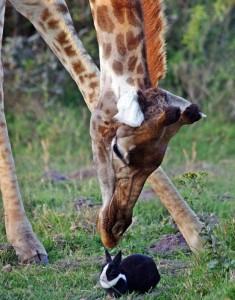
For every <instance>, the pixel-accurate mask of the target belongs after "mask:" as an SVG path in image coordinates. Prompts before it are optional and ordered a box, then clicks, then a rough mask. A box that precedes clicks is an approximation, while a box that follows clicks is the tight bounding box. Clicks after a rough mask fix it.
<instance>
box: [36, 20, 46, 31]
mask: <svg viewBox="0 0 235 300" xmlns="http://www.w3.org/2000/svg"><path fill="white" fill-rule="evenodd" d="M38 25H39V26H40V27H41V29H42V31H44V32H46V27H45V25H44V23H43V22H42V21H39V22H38Z"/></svg>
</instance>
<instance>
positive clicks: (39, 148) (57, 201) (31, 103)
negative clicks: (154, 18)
mask: <svg viewBox="0 0 235 300" xmlns="http://www.w3.org/2000/svg"><path fill="white" fill-rule="evenodd" d="M77 2H79V3H78V5H76V1H69V6H70V8H71V9H72V15H73V19H74V20H75V24H76V26H77V28H78V31H79V33H80V35H81V36H82V37H83V39H84V40H85V42H86V47H87V48H88V51H89V52H90V53H92V55H93V57H94V58H95V59H97V48H96V47H95V46H94V30H91V29H90V28H92V27H91V26H92V22H91V17H90V14H89V10H88V8H87V3H86V2H85V1H77ZM79 5H81V7H82V9H79ZM166 14H167V16H168V23H169V30H168V33H167V49H168V74H167V76H166V78H165V80H164V81H163V82H161V85H162V86H163V87H164V88H167V89H169V90H170V91H172V92H175V93H178V94H180V95H182V96H187V97H189V98H190V99H192V100H193V101H194V102H197V103H199V104H200V105H202V107H203V111H204V112H205V113H206V114H207V115H208V118H207V119H206V120H202V121H200V122H199V123H198V124H195V125H193V126H190V127H185V128H182V130H181V131H180V132H179V133H178V134H177V136H176V137H175V138H174V139H173V140H172V141H171V143H170V145H169V148H168V152H167V155H166V157H165V160H164V164H163V167H164V168H165V169H166V171H167V173H168V174H170V176H171V178H172V180H173V181H174V183H175V184H176V186H177V188H178V189H179V191H180V193H181V194H182V195H183V197H184V198H185V199H186V200H187V201H188V203H189V204H190V206H191V207H192V208H193V209H194V210H195V211H196V212H197V213H198V215H199V216H200V218H201V219H202V220H203V221H204V222H205V228H204V229H203V234H204V236H205V238H206V239H207V241H208V244H207V247H206V249H205V251H204V252H203V253H201V254H199V255H193V254H192V253H188V252H186V253H185V252H183V251H180V250H176V251H174V252H173V253H168V254H167V253H165V254H158V253H155V252H148V253H149V255H151V256H152V257H153V258H154V259H155V260H156V262H157V263H158V265H159V267H160V273H161V275H162V280H161V282H160V284H159V286H158V287H157V289H156V290H155V291H153V292H152V293H151V294H149V295H144V296H141V297H140V299H159V300H163V299H166V300H168V299H184V300H187V299H189V300H191V299H198V300H199V299H205V300H217V299H222V300H225V299H231V300H233V299H235V288H234V286H235V271H234V267H235V266H234V260H235V256H234V252H235V235H234V232H235V217H234V216H235V186H234V167H235V143H234V140H235V130H234V126H233V123H232V122H233V121H232V120H233V118H234V103H233V101H232V100H233V97H234V95H233V86H234V78H233V77H232V74H233V73H234V72H233V70H234V59H233V56H232V54H233V53H234V50H235V44H234V37H233V32H234V26H235V22H234V15H235V13H234V1H233V0H226V1H221V0H216V1H207V2H206V3H205V1H200V0H194V1H175V2H174V1H168V0H167V1H166ZM10 16H11V14H10V13H9V12H8V15H7V18H9V21H12V20H10V18H11V17H10ZM21 25H22V26H21V27H18V30H19V32H18V33H17V34H21V35H29V34H32V29H31V27H29V25H27V23H24V26H23V23H22V24H21ZM7 31H8V30H7ZM7 33H11V31H10V30H9V31H8V32H7ZM5 43H8V45H9V48H7V49H8V50H9V51H10V48H13V46H11V45H12V44H11V42H10V41H6V40H5ZM31 46H32V45H31ZM27 47H30V45H29V46H27V44H24V49H26V48H27ZM35 47H39V48H37V54H38V55H36V56H34V60H32V56H31V55H30V56H29V57H28V56H27V53H29V52H27V51H26V52H27V53H26V52H24V53H23V52H21V50H20V49H22V48H20V49H19V51H18V52H17V53H14V52H12V56H11V57H12V60H11V61H5V67H6V68H7V70H8V72H7V74H6V75H7V76H6V92H5V96H6V99H7V101H6V111H7V120H8V125H9V132H10V137H11V141H12V146H13V152H14V157H15V161H16V167H17V172H18V177H19V181H20V187H21V191H22V195H23V199H24V205H25V208H26V211H27V215H28V217H29V219H30V221H31V222H32V224H33V227H34V230H35V232H36V234H37V236H38V237H40V240H41V241H42V242H43V244H44V246H45V247H46V249H47V251H48V255H49V258H50V262H51V264H50V265H49V266H46V267H42V266H40V267H38V266H30V265H21V264H18V262H17V258H16V257H15V254H14V251H13V250H12V249H11V248H8V247H0V249H1V248H2V249H3V250H0V269H1V270H2V271H1V272H0V298H1V299H4V300H5V299H33V300H34V299H42V300H47V299H52V298H53V299H54V298H55V299H89V300H90V299H99V298H100V299H103V298H104V297H105V294H104V291H103V290H102V289H101V288H100V287H99V285H98V277H99V272H100V263H101V260H102V258H103V257H104V249H103V246H102V244H101V241H100V238H99V236H98V234H97V233H96V229H95V218H96V214H97V211H98V209H99V205H100V203H101V195H100V191H99V185H98V182H97V179H96V178H95V177H94V178H88V179H83V180H79V179H77V177H76V176H75V175H76V173H77V171H78V170H79V169H81V168H90V167H91V165H92V154H91V145H90V137H89V133H88V127H89V112H88V111H87V110H86V108H85V106H84V105H83V104H82V99H81V95H80V93H79V92H78V91H77V89H76V87H75V85H74V84H73V83H72V81H70V80H69V79H68V77H67V76H66V75H65V73H64V71H63V69H62V67H61V66H60V65H59V64H58V65H57V62H56V60H55V59H54V58H51V54H50V52H48V51H45V50H44V49H45V48H44V47H45V46H42V44H40V42H39V46H35V45H34V49H35ZM40 47H41V48H40ZM40 49H41V52H40ZM9 51H7V53H8V54H9V53H10V52H9ZM25 53H26V54H25ZM15 54H17V55H18V57H20V55H21V54H22V55H23V54H25V56H24V59H23V60H22V63H21V59H17V60H15V59H16V58H17V56H15ZM5 56H6V55H5ZM3 59H4V56H3ZM16 61H17V64H15V62H16ZM48 61H49V63H48V64H47V68H45V69H42V65H44V64H46V62H48ZM9 66H12V69H11V68H10V67H9ZM38 68H39V69H38ZM53 68H54V69H53ZM11 70H13V71H14V72H12V71H11ZM38 70H39V71H38ZM52 70H54V71H52ZM55 70H56V71H55ZM21 74H23V75H21ZM43 74H44V75H43ZM55 75H56V76H55ZM31 78H32V81H31V82H30V80H29V79H31ZM24 80H25V81H24ZM35 82H38V84H39V85H37V86H36V85H35ZM31 84H32V85H31ZM7 86H8V87H7ZM12 86H13V87H14V88H13V87H12ZM35 86H36V87H35ZM38 86H40V88H38ZM61 86H63V89H62V92H61V93H60V92H59V93H58V92H57V91H58V89H57V88H55V87H61ZM9 87H10V88H9ZM26 87H29V88H27V89H26ZM35 88H37V89H36V90H35ZM16 91H17V101H16V97H15V92H16ZM59 91H60V90H59ZM25 107H27V109H26V110H25ZM52 171H53V172H55V173H56V174H57V175H61V176H59V177H53V176H51V175H50V174H51V173H52ZM149 188H150V187H149V186H148V184H146V185H145V189H146V190H148V189H149ZM0 215H1V216H2V218H1V220H2V221H1V223H0V233H1V234H0V243H1V244H4V245H5V244H6V243H7V241H6V238H5V229H4V221H3V220H4V212H3V208H2V206H0ZM176 232H177V229H176V228H175V227H174V226H172V220H171V218H170V216H169V214H168V212H167V211H166V210H165V208H164V207H163V206H162V205H161V203H160V202H159V200H158V199H157V198H156V197H155V196H153V198H152V199H149V200H148V201H147V200H139V201H138V202H137V204H136V207H135V210H134V224H133V226H132V227H131V228H130V229H129V230H128V231H127V233H126V234H125V236H124V238H123V240H122V241H121V243H120V245H119V246H118V248H117V249H115V250H113V252H112V253H113V254H116V253H117V251H118V250H119V249H122V250H123V252H124V255H129V254H133V253H145V254H146V252H147V248H148V247H149V246H150V245H151V244H153V243H156V242H157V241H159V240H160V239H161V237H162V236H163V235H164V234H174V233H176ZM8 264H10V266H9V265H8ZM7 265H8V266H7ZM182 266H183V267H182ZM123 298H124V297H123ZM129 299H137V296H136V295H132V296H129Z"/></svg>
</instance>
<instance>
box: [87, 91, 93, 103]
mask: <svg viewBox="0 0 235 300" xmlns="http://www.w3.org/2000/svg"><path fill="white" fill-rule="evenodd" d="M94 96H95V91H93V92H92V93H90V94H89V95H88V97H89V99H90V102H91V103H92V102H94Z"/></svg>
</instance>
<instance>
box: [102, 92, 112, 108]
mask: <svg viewBox="0 0 235 300" xmlns="http://www.w3.org/2000/svg"><path fill="white" fill-rule="evenodd" d="M112 98H115V94H114V92H113V91H107V92H105V93H104V99H108V100H110V99H112ZM102 107H103V103H102ZM100 108H101V105H100ZM101 109H102V108H101Z"/></svg>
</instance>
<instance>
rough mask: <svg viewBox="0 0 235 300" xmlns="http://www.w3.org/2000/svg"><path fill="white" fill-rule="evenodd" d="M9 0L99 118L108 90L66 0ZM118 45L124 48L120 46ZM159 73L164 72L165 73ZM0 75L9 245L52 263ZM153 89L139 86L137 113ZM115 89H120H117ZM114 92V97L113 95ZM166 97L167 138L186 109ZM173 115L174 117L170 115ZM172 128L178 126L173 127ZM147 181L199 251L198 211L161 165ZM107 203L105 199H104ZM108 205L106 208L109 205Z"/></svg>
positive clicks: (0, 151) (161, 119)
mask: <svg viewBox="0 0 235 300" xmlns="http://www.w3.org/2000/svg"><path fill="white" fill-rule="evenodd" d="M10 2H11V4H12V5H13V6H14V7H15V8H16V9H17V10H18V11H19V12H20V13H21V14H22V15H24V16H25V17H26V18H28V19H29V20H30V22H31V23H32V24H33V25H34V26H35V28H36V29H37V31H38V32H39V33H40V34H41V36H42V37H43V39H44V40H45V41H46V43H47V44H48V45H49V47H50V48H51V49H52V51H53V52H54V53H55V55H56V56H57V57H58V58H59V60H60V61H61V62H62V64H63V65H64V66H65V68H66V69H67V70H68V72H69V73H70V75H71V76H72V78H73V79H74V80H75V82H76V83H77V85H78V87H79V89H80V90H81V92H82V94H83V96H84V100H85V101H86V104H87V105H88V107H89V109H90V110H91V111H93V112H94V113H93V116H92V120H94V119H96V117H95V116H96V115H97V110H95V108H96V107H97V108H98V111H99V110H100V113H101V114H102V115H103V114H104V115H105V110H101V106H102V102H103V101H99V102H98V100H99V99H100V100H101V99H102V96H101V95H103V96H104V95H105V93H106V92H105V89H103V91H102V82H104V81H103V80H102V77H101V81H100V72H99V70H98V68H97V67H96V65H95V64H94V62H93V61H92V59H91V58H90V56H89V55H88V54H87V52H86V50H85V49H84V47H83V45H82V43H81V41H80V40H79V38H78V36H77V35H76V31H75V29H74V26H73V23H72V20H71V16H70V14H69V11H68V8H67V5H66V3H65V2H64V1H63V0H50V1H47V0H11V1H10ZM101 2H102V1H101ZM106 2H108V1H103V3H106ZM115 2H116V3H117V5H119V4H120V3H119V2H120V1H119V2H118V1H113V5H114V6H115ZM130 2H135V1H130ZM137 2H138V1H137ZM157 2H158V1H157ZM94 5H95V1H91V6H92V8H93V15H95V12H94ZM139 9H140V7H139ZM4 12H5V0H1V1H0V41H1V43H0V47H1V44H2V32H3V25H4ZM160 14H161V11H160ZM138 18H140V16H138ZM142 34H143V33H142ZM100 45H101V44H100ZM101 49H102V48H101ZM0 50H1V49H0ZM119 50H120V51H122V49H121V48H120V49H119ZM123 50H124V49H123ZM106 51H107V52H108V48H106ZM0 53H1V52H0ZM162 54H163V55H162V59H163V60H162V61H164V51H163V52H162ZM0 55H1V54H0ZM143 57H144V56H143ZM143 57H142V58H143ZM0 58H1V57H0ZM139 59H141V57H139ZM0 61H1V60H0ZM133 64H134V62H133ZM142 67H143V70H142V69H141V66H140V67H139V70H140V69H141V71H140V75H141V74H142V72H146V71H147V67H146V65H145V66H142ZM101 74H102V72H101ZM103 74H104V73H103ZM159 74H160V75H161V73H159ZM142 75H143V74H142ZM101 76H103V75H101ZM0 77H1V78H0V106H1V107H0V187H1V193H2V199H3V206H4V212H5V227H6V235H7V239H8V241H9V242H10V244H11V245H12V246H13V247H14V249H15V251H16V254H17V255H18V257H19V259H20V260H21V261H28V260H30V261H35V262H37V263H41V262H42V263H48V259H47V253H46V250H45V249H44V247H43V245H42V244H41V243H40V241H39V240H38V239H37V237H36V236H35V234H34V232H33V230H32V226H31V224H30V222H29V221H28V219H27V216H26V212H25V210H24V206H23V202H22V198H21V194H20V189H19V185H18V180H17V175H16V170H15V165H14V159H13V156H12V152H11V145H10V141H9V137H8V131H7V124H6V120H5V113H4V95H3V69H2V63H0ZM103 79H104V78H103ZM110 79H111V77H110ZM159 79H160V77H159ZM139 81H142V83H141V84H142V85H141V89H144V87H145V85H146V86H147V85H149V83H147V82H144V81H143V76H139ZM129 83H130V85H131V87H132V88H131V91H132V92H131V93H130V95H131V96H133V86H134V87H135V84H139V83H138V80H137V83H135V84H134V85H133V83H132V82H131V79H130V82H129ZM103 86H104V85H103ZM100 87H101V88H100ZM100 91H101V93H100ZM150 91H151V89H150V90H146V91H143V92H141V90H140V91H138V99H142V100H143V103H142V105H143V107H142V108H141V105H139V104H138V103H137V104H138V105H136V103H135V108H137V110H138V109H139V108H141V109H140V110H139V115H140V116H141V114H142V118H143V116H144V114H151V113H150V108H149V107H150V106H151V104H150V105H146V103H145V102H146V101H145V100H146V99H145V98H146V97H147V98H148V95H147V94H148V92H150ZM152 91H153V93H155V92H156V93H160V95H161V97H162V96H163V95H166V94H167V95H168V96H169V103H171V101H172V102H174V101H179V103H181V104H182V103H186V105H188V102H184V100H182V99H180V98H175V96H173V95H171V94H170V93H167V92H165V91H163V90H154V89H153V90H152ZM110 92H111V91H108V93H110ZM115 92H116V93H117V91H115ZM111 93H112V94H109V96H110V99H109V100H110V106H111V107H110V108H111V109H112V111H115V113H118V111H117V107H116V102H117V99H116V96H115V93H114V92H111ZM134 94H135V89H134ZM107 95H108V94H107V93H106V96H107ZM127 95H128V91H127ZM135 96H136V95H135ZM112 97H113V98H114V99H112ZM163 98H164V96H163ZM172 99H173V100H172ZM147 100H148V99H147ZM162 101H163V104H157V111H158V112H157V113H156V115H157V119H158V124H161V126H160V125H159V127H168V128H171V130H168V129H165V128H163V129H160V128H159V130H160V131H162V133H163V132H164V134H163V136H164V139H165V140H166V141H167V140H168V139H169V138H170V137H171V134H172V132H173V131H177V130H178V129H179V127H180V125H182V124H181V123H182V113H181V112H180V116H179V110H178V109H175V108H174V107H173V108H172V106H174V105H172V106H169V107H165V106H167V105H165V104H164V99H163V100H162ZM140 102H141V100H140ZM147 102H148V101H147ZM107 105H108V104H107ZM177 106H179V105H177ZM107 109H108V108H107ZM145 109H146V110H145ZM142 110H143V111H142ZM172 114H173V119H174V120H172ZM183 114H184V112H183ZM168 115H169V116H168ZM109 117H110V115H109ZM178 117H179V120H178V121H177V122H176V123H174V122H173V121H176V119H177V118H178ZM97 119H98V115H97ZM109 121H110V120H109ZM114 123H115V126H114V128H116V129H117V130H118V132H119V137H121V135H122V134H123V133H122V132H123V131H125V126H129V125H125V124H123V125H121V123H119V122H118V121H115V122H114ZM168 123H173V124H172V125H170V124H168ZM172 127H173V128H174V130H173V128H172ZM134 128H136V127H134ZM127 129H128V130H130V129H131V128H130V126H129V127H127ZM137 130H138V128H137ZM130 132H131V133H133V130H131V131H130ZM160 134H161V132H160ZM93 138H94V137H93ZM113 146H114V145H113ZM110 147H111V145H110ZM124 147H125V146H124ZM114 148H115V147H114ZM112 149H113V148H112ZM125 149H126V154H127V155H126V156H125V159H126V160H127V159H128V151H129V150H130V147H129V145H128V144H127V147H126V148H125ZM109 151H110V149H109ZM118 153H119V149H118V148H117V149H116V155H117V154H118ZM107 154H108V153H107V152H106V151H104V155H107ZM123 158H124V156H123ZM116 159H117V158H116ZM123 163H125V160H123ZM149 181H150V183H151V185H152V187H153V189H154V190H155V191H156V193H157V194H158V195H159V197H160V199H161V201H162V202H163V204H164V205H165V206H166V207H167V209H168V210H169V212H170V213H171V214H172V216H173V218H174V219H175V221H176V223H177V225H178V227H179V228H180V230H181V232H182V233H183V235H184V237H185V238H186V241H187V242H188V244H189V245H190V247H191V249H192V250H193V251H195V250H200V249H201V248H202V245H203V243H202V240H201V237H200V230H201V228H202V224H201V222H200V221H199V220H198V218H197V216H196V215H195V213H194V212H193V211H192V210H191V209H190V207H189V206H188V205H187V203H186V202H185V201H184V200H183V199H182V197H181V196H180V194H179V193H178V192H177V190H176V189H175V187H174V185H173V184H172V183H171V181H170V180H169V178H168V177H167V175H166V174H165V172H164V171H163V170H162V168H161V167H159V168H158V169H157V170H155V171H154V172H153V173H152V175H151V176H150V177H149ZM101 190H102V187H101ZM103 193H104V192H103ZM135 196H137V195H135ZM104 203H106V204H107V202H105V201H104ZM106 204H105V206H104V207H106V206H107V205H106ZM129 210H130V209H129ZM102 214H103V212H102V210H101V214H100V215H101V218H99V221H98V227H99V228H100V225H99V222H100V221H102ZM183 220H184V221H183ZM101 231H102V229H101Z"/></svg>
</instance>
